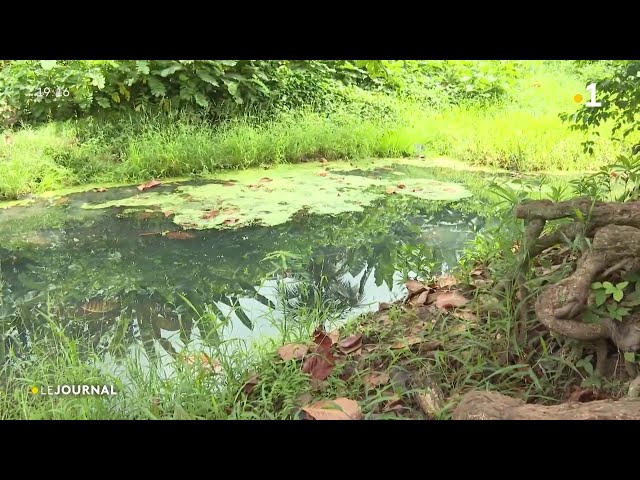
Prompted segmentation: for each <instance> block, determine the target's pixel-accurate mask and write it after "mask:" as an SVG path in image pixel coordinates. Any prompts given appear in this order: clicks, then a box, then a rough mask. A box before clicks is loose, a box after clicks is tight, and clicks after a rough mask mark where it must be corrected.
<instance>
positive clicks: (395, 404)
mask: <svg viewBox="0 0 640 480" xmlns="http://www.w3.org/2000/svg"><path fill="white" fill-rule="evenodd" d="M405 408H406V407H405V406H404V402H403V401H402V398H400V397H399V396H398V395H395V394H394V395H390V396H389V399H388V400H386V401H385V402H384V407H383V408H382V411H383V412H390V411H393V410H404V409H405Z"/></svg>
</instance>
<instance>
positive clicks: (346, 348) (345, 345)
mask: <svg viewBox="0 0 640 480" xmlns="http://www.w3.org/2000/svg"><path fill="white" fill-rule="evenodd" d="M338 347H339V348H340V351H342V353H345V354H347V353H352V352H355V351H356V350H358V349H359V348H362V335H361V334H358V335H351V336H350V337H347V338H345V339H344V340H342V341H341V342H340V343H339V344H338Z"/></svg>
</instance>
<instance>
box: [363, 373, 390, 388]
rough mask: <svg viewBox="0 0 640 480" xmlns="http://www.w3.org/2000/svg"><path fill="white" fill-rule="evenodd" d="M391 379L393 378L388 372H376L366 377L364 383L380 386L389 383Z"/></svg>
mask: <svg viewBox="0 0 640 480" xmlns="http://www.w3.org/2000/svg"><path fill="white" fill-rule="evenodd" d="M389 380H391V377H390V376H389V374H388V373H384V372H374V373H372V374H370V375H369V376H368V377H367V378H366V379H365V381H364V383H365V384H366V385H369V386H370V387H378V386H380V385H385V384H387V383H389Z"/></svg>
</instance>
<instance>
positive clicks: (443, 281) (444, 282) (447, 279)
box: [437, 275, 458, 288]
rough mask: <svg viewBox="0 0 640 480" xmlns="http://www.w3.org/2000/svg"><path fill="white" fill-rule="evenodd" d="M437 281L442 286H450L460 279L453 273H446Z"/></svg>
mask: <svg viewBox="0 0 640 480" xmlns="http://www.w3.org/2000/svg"><path fill="white" fill-rule="evenodd" d="M437 283H438V286H439V287H440V288H448V287H453V286H454V285H457V284H458V280H457V279H456V277H454V276H453V275H445V276H444V277H440V278H438V282H437Z"/></svg>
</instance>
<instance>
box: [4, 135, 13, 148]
mask: <svg viewBox="0 0 640 480" xmlns="http://www.w3.org/2000/svg"><path fill="white" fill-rule="evenodd" d="M4 143H5V144H7V145H9V146H11V145H13V137H12V136H11V135H5V136H4Z"/></svg>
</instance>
